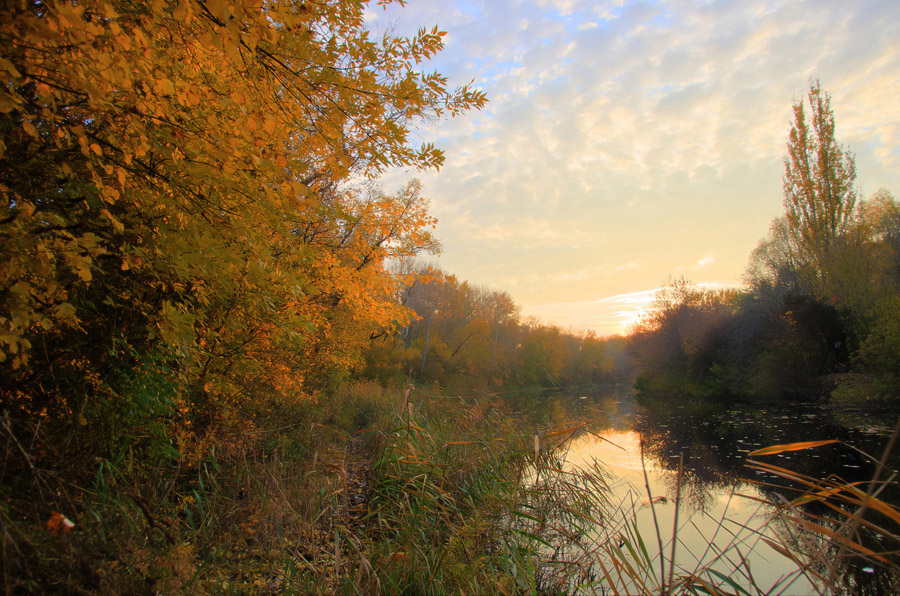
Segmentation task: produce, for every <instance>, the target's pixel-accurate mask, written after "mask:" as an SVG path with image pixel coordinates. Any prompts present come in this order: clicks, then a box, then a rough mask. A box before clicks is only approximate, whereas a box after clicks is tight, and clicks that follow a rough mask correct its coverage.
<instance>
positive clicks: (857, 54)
mask: <svg viewBox="0 0 900 596" xmlns="http://www.w3.org/2000/svg"><path fill="white" fill-rule="evenodd" d="M368 16H369V25H370V27H371V28H372V29H374V30H376V31H384V30H386V29H389V30H391V31H393V32H395V33H397V34H404V35H407V34H413V33H415V31H416V30H417V29H418V28H420V27H422V26H427V27H429V28H430V27H432V26H433V25H439V26H440V28H441V29H442V30H444V31H447V33H448V34H447V36H446V37H445V45H446V48H445V50H444V52H443V53H442V54H441V55H439V56H438V57H437V58H436V59H435V60H433V61H432V62H430V63H428V64H427V65H425V67H426V69H428V70H431V69H436V70H438V71H440V72H442V73H443V74H445V75H447V76H448V77H449V79H450V83H451V84H453V85H458V84H463V83H466V82H469V81H474V83H475V85H476V86H478V87H479V88H481V89H482V90H484V91H485V92H486V93H487V94H488V97H489V100H490V103H489V104H488V106H487V107H486V108H485V109H484V110H482V111H480V112H474V113H470V114H467V115H465V116H462V117H459V118H456V119H454V120H451V121H446V122H441V123H437V124H434V125H431V126H430V127H424V128H422V129H421V130H419V131H417V136H418V137H420V138H421V140H422V141H434V142H435V143H436V144H437V145H438V146H439V147H440V148H442V149H444V151H445V153H446V163H445V165H444V167H443V168H442V169H441V170H440V172H438V173H424V174H422V173H416V172H395V173H392V174H391V175H389V176H388V177H387V178H386V180H385V181H384V183H385V186H386V188H387V189H388V190H390V189H392V188H395V187H397V186H399V185H400V183H401V182H402V180H403V179H404V178H409V177H412V176H417V177H419V178H420V179H421V180H422V182H423V184H424V189H425V195H426V196H428V197H430V198H431V200H432V213H433V214H434V215H435V216H436V217H438V219H439V221H440V223H439V225H438V230H437V233H438V236H439V237H440V239H441V240H442V242H443V246H444V251H443V254H442V255H441V257H440V260H439V264H440V265H441V266H442V267H443V268H444V269H445V270H446V271H448V272H451V273H455V274H456V275H457V276H459V277H460V278H461V279H464V280H467V281H470V282H473V283H476V284H479V285H483V286H486V287H490V288H493V289H497V290H506V291H508V292H509V293H510V294H511V295H512V296H513V298H514V299H515V300H516V302H517V303H518V304H520V305H521V306H522V307H523V313H524V314H526V315H536V316H538V317H539V318H540V319H541V320H542V321H543V322H546V323H555V324H560V325H562V326H564V327H567V326H572V327H574V328H577V329H594V330H596V331H597V332H598V333H599V334H601V335H605V334H610V333H620V332H622V331H623V330H624V328H625V327H624V325H625V324H626V323H627V322H628V321H629V320H632V319H633V317H634V316H635V313H636V312H637V311H639V310H640V308H641V307H642V306H643V305H644V304H646V301H647V300H648V298H649V297H650V296H652V293H653V290H654V288H656V287H658V286H659V285H660V284H661V282H662V281H663V280H664V279H665V278H667V277H668V276H670V275H671V276H676V277H677V276H680V275H684V276H685V277H687V278H688V279H690V280H692V281H694V282H697V283H704V284H721V285H738V284H740V282H741V276H742V273H743V270H744V267H745V265H746V263H747V259H748V256H749V254H750V251H751V250H752V249H753V248H754V247H755V246H756V243H757V242H758V240H759V239H760V238H761V237H762V236H764V235H765V233H766V231H767V229H768V225H769V223H770V222H771V220H772V219H773V218H774V217H776V216H778V215H779V214H780V213H781V212H782V203H781V174H782V170H783V165H782V158H783V155H784V152H785V142H786V139H787V134H788V131H789V129H790V120H791V102H792V101H793V100H794V98H797V97H800V96H802V95H803V94H804V93H805V91H806V90H807V89H808V82H809V78H810V76H817V77H818V78H819V79H820V81H821V83H822V86H823V87H824V88H825V89H826V90H828V91H829V92H830V93H831V94H832V103H833V108H834V113H835V120H836V122H837V136H838V138H839V140H840V141H841V142H842V143H844V144H845V145H847V146H849V147H850V149H852V150H853V151H854V152H855V154H856V160H857V170H858V184H859V186H860V189H861V191H862V193H863V195H866V196H867V195H869V194H871V193H873V192H874V191H876V190H877V189H878V188H880V187H884V188H887V189H888V190H890V191H891V192H892V193H893V194H894V196H895V197H900V2H897V1H896V0H883V1H863V0H852V1H850V0H840V1H830V0H815V1H808V2H800V1H788V0H770V1H755V0H718V1H712V2H709V1H706V2H699V1H698V2H688V1H680V0H675V1H671V2H666V1H650V2H641V3H638V2H630V1H618V2H605V1H588V0H409V2H408V3H407V5H406V6H405V7H403V8H400V7H391V8H389V10H387V11H384V10H382V9H381V8H379V7H377V6H375V5H373V6H371V7H370V8H369V13H368Z"/></svg>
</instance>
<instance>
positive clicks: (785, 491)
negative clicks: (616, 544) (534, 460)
mask: <svg viewBox="0 0 900 596" xmlns="http://www.w3.org/2000/svg"><path fill="white" fill-rule="evenodd" d="M503 397H504V401H506V402H507V403H508V404H509V405H510V406H511V407H512V408H513V409H514V410H515V411H516V412H518V414H519V415H521V416H523V417H524V418H525V419H526V420H527V421H528V422H529V423H530V424H532V425H534V427H535V428H538V429H544V434H548V433H551V432H552V431H553V429H559V428H570V427H572V426H573V425H575V426H577V425H578V424H585V426H584V427H583V428H582V429H581V430H580V431H579V432H576V433H574V436H573V437H572V438H571V440H570V441H568V442H567V444H566V447H567V452H566V456H565V461H566V465H567V466H569V467H570V468H573V469H578V468H588V467H590V466H592V465H594V463H595V462H596V463H598V464H600V466H602V468H603V469H604V470H605V471H606V472H607V473H608V474H609V478H610V482H609V483H608V484H609V490H610V491H611V496H612V500H613V501H614V502H616V503H619V504H620V505H621V509H622V511H623V512H627V513H626V514H627V515H630V516H632V517H633V518H634V520H635V521H636V524H637V525H636V527H637V530H638V532H639V533H640V535H641V536H642V537H643V539H644V541H645V543H646V545H647V549H648V553H649V554H650V556H651V557H653V558H654V562H653V565H654V572H655V566H657V565H659V559H658V553H659V543H660V542H661V543H662V547H663V549H662V550H663V552H664V553H665V555H666V556H665V560H666V563H665V564H664V566H663V570H661V571H660V572H659V574H660V575H665V574H667V573H668V558H669V555H670V554H671V549H672V542H671V538H672V536H673V535H677V541H676V544H675V577H676V578H677V577H679V576H682V577H683V576H685V575H686V574H690V573H695V574H699V575H700V576H701V577H708V578H709V579H710V580H718V581H717V583H718V584H719V585H721V586H723V587H725V588H730V591H732V592H738V593H740V592H741V590H746V591H747V592H748V593H750V594H754V593H763V594H813V593H816V589H815V587H814V585H813V584H812V583H811V582H810V581H809V580H808V579H807V577H805V576H804V575H803V574H801V573H799V572H798V570H797V565H796V563H795V562H794V561H791V560H790V559H789V558H787V557H785V556H784V555H782V554H780V553H779V552H778V550H777V549H776V548H773V547H772V546H770V544H771V543H775V544H781V543H784V542H785V541H787V542H791V541H793V542H794V543H796V542H797V541H798V540H802V539H801V538H798V537H797V535H796V529H795V528H794V527H793V526H792V525H788V524H784V523H783V522H781V521H779V520H778V518H777V516H776V515H775V509H774V508H773V507H772V506H770V505H767V504H765V502H766V501H771V500H776V501H777V500H780V499H782V497H783V498H785V499H788V500H789V499H792V498H795V497H796V496H797V495H798V493H797V492H794V491H792V489H791V487H790V483H789V482H787V481H785V480H784V479H782V478H778V477H777V476H774V475H772V474H769V473H766V472H764V471H760V470H754V469H751V468H748V467H747V454H748V453H749V452H751V451H753V450H757V449H760V448H762V447H766V446H770V445H778V444H785V443H795V442H799V441H820V440H825V439H835V440H838V441H840V443H836V444H831V445H825V446H820V447H817V448H813V449H807V450H802V451H791V452H783V453H777V454H772V455H768V456H759V457H757V459H758V460H759V461H764V462H767V463H771V464H774V465H777V466H779V467H782V468H785V469H789V470H791V471H794V472H799V473H802V474H805V475H808V476H811V477H814V478H824V477H826V476H828V475H835V476H837V477H840V478H841V479H843V480H845V481H847V482H857V481H859V482H864V481H866V480H868V479H870V478H871V476H872V473H873V471H874V468H875V466H874V465H873V464H871V463H870V462H869V460H868V459H867V458H866V457H865V456H863V455H860V453H859V452H858V451H856V450H855V449H858V450H861V451H862V452H865V453H868V454H872V455H873V456H874V457H875V458H878V457H880V456H881V454H882V451H883V450H884V446H885V445H886V443H887V441H888V438H889V436H890V435H891V433H892V432H893V431H894V427H895V426H896V425H897V423H898V419H900V410H898V409H896V408H892V409H884V408H881V409H875V408H873V407H868V408H861V407H858V406H857V407H837V406H833V405H832V406H826V405H816V404H798V403H766V404H746V403H744V404H735V403H728V402H721V403H715V404H710V403H684V402H682V401H679V400H675V399H659V398H657V399H655V400H647V399H642V400H640V403H641V405H639V404H638V400H636V399H635V397H634V396H633V395H632V391H631V390H630V388H626V387H621V386H620V387H617V388H604V389H594V390H585V391H582V392H577V391H576V392H571V391H544V392H518V393H512V394H507V395H504V396H503ZM854 448H855V449H854ZM898 460H900V458H898V457H896V456H895V457H892V458H891V460H890V462H889V468H891V469H897V468H898V467H900V461H898ZM679 461H681V462H682V465H683V472H682V474H681V475H680V478H681V481H680V482H679V481H678V478H679V475H678V472H677V470H678V465H679ZM865 488H866V487H865V486H864V485H862V489H863V490H865ZM679 491H680V493H679ZM676 494H680V507H679V509H678V526H677V528H678V529H677V531H675V530H674V524H675V509H676V506H675V501H676ZM882 499H883V500H886V501H887V502H889V503H892V504H893V505H894V506H898V505H900V495H898V494H896V492H890V491H888V492H885V493H883V494H882ZM651 501H652V505H651ZM812 514H813V515H817V514H818V515H823V513H822V512H821V511H813V512H812ZM824 515H827V512H826V513H825V514H824ZM657 527H658V528H659V531H658V532H657V529H656V528H657ZM657 536H659V537H660V538H661V541H657ZM823 551H824V552H829V551H828V548H827V546H826V547H824V548H823ZM701 571H702V573H700V572H701ZM811 572H820V573H826V571H825V570H824V566H822V565H818V566H816V565H813V566H812V568H811ZM841 573H842V577H843V581H844V583H845V585H846V586H848V590H847V591H848V592H851V593H854V594H886V593H894V592H892V590H893V589H896V587H897V583H896V581H897V578H896V577H893V576H891V575H890V574H889V573H887V572H884V571H883V570H882V569H881V568H880V567H879V566H878V565H875V564H872V563H871V562H867V561H864V560H861V559H851V560H849V561H848V562H847V563H846V564H845V565H843V567H842V571H841ZM723 578H727V579H723ZM723 582H724V583H723ZM632 587H633V586H632ZM625 589H626V590H629V589H631V588H629V587H628V586H626V587H625ZM585 592H586V593H590V591H585Z"/></svg>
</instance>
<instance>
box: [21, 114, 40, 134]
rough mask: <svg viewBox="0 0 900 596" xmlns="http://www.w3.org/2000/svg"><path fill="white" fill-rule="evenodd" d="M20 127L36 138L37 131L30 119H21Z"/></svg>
mask: <svg viewBox="0 0 900 596" xmlns="http://www.w3.org/2000/svg"><path fill="white" fill-rule="evenodd" d="M22 128H23V129H24V130H25V132H27V133H28V134H29V135H31V136H33V137H34V138H38V131H37V129H36V128H35V127H34V124H32V123H31V120H28V119H27V118H26V119H25V120H22Z"/></svg>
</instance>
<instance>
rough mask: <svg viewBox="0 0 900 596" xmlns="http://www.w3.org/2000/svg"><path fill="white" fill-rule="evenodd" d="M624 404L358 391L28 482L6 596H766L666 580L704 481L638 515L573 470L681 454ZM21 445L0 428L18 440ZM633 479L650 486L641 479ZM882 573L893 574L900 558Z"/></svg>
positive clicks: (709, 577) (16, 501)
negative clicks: (677, 527)
mask: <svg viewBox="0 0 900 596" xmlns="http://www.w3.org/2000/svg"><path fill="white" fill-rule="evenodd" d="M625 393H626V392H622V391H620V392H618V393H616V392H614V391H612V392H610V390H607V391H606V392H597V393H594V394H591V393H587V392H584V393H580V394H578V395H572V396H566V395H562V394H557V395H555V396H547V395H545V394H541V393H535V394H533V395H530V397H527V399H526V398H525V397H520V396H517V395H513V394H509V395H503V396H498V395H496V394H493V395H488V394H481V395H472V396H470V397H460V396H455V395H446V394H443V393H442V392H440V391H437V390H434V389H430V388H426V389H423V388H418V389H414V388H404V387H396V388H393V389H385V388H383V387H381V386H379V385H377V384H374V383H351V384H347V385H345V386H343V387H342V388H341V389H340V390H339V391H337V392H335V394H334V395H332V396H330V398H329V399H328V400H327V401H323V402H322V403H321V404H320V405H309V406H308V407H305V408H292V409H285V410H282V411H277V412H276V411H273V412H270V413H268V414H267V415H266V416H260V417H259V418H258V420H256V421H255V424H254V427H253V428H252V429H245V430H244V432H241V433H235V435H234V436H232V437H229V438H228V439H229V440H225V438H224V437H223V438H222V441H221V444H222V445H227V446H228V449H222V450H216V451H214V452H213V454H211V455H210V456H208V457H205V458H203V459H201V460H198V461H196V462H193V463H192V462H189V461H186V460H185V459H183V458H182V459H178V460H173V459H168V458H166V457H164V456H158V457H156V458H155V459H154V458H144V459H134V458H129V457H128V455H127V453H126V454H125V455H124V456H123V457H121V458H118V459H116V460H104V461H99V462H97V463H96V469H95V470H94V472H93V474H92V475H90V476H85V477H84V478H82V479H80V480H79V479H77V478H68V479H63V478H60V477H54V476H51V475H49V474H46V473H45V472H44V471H42V468H41V466H40V465H36V466H35V467H34V468H33V470H28V471H26V473H25V474H23V475H21V476H20V478H21V481H22V482H21V484H20V485H18V486H7V487H4V495H3V497H4V500H3V508H2V510H0V511H2V521H3V529H4V533H5V537H6V538H5V545H6V552H7V553H8V555H9V556H5V557H4V563H3V565H4V582H5V584H4V588H5V591H6V592H7V593H144V592H154V593H165V594H292V593H296V594H334V593H349V594H353V593H360V594H378V593H381V594H398V593H416V594H460V593H466V594H520V593H531V594H547V593H551V594H553V593H573V592H577V593H584V594H591V593H609V592H610V591H613V592H615V591H616V590H618V591H619V592H620V593H633V592H634V591H637V592H640V593H647V594H651V593H652V594H659V593H671V594H676V593H678V594H681V593H684V594H687V593H709V589H715V590H719V592H714V593H745V592H741V590H745V591H748V590H749V592H746V593H764V592H760V591H759V589H757V590H753V589H752V588H753V585H752V583H750V582H742V581H740V582H738V581H736V580H735V579H733V577H735V576H730V575H728V574H727V573H722V572H721V571H717V569H718V568H716V567H715V566H714V565H712V564H709V565H705V566H704V565H700V566H698V567H696V568H695V569H693V570H689V571H685V570H684V569H682V567H681V563H679V566H677V567H676V566H675V565H673V564H672V561H674V560H675V559H672V558H671V557H672V556H674V555H675V549H674V548H673V547H672V544H676V545H677V547H678V548H679V549H682V550H683V549H684V547H685V546H686V545H685V544H682V543H681V542H679V540H680V539H679V538H678V531H675V532H673V531H672V530H671V528H672V521H673V520H672V519H671V516H672V514H673V513H674V512H675V511H678V510H679V506H678V502H679V500H684V499H688V500H689V499H690V493H691V491H692V490H693V483H695V482H696V480H697V477H696V476H695V475H692V473H689V472H687V471H685V472H683V473H681V472H679V473H677V474H676V475H674V476H673V475H671V474H670V475H669V477H670V478H674V479H675V480H674V484H673V486H674V488H675V491H674V493H673V494H668V493H666V490H665V488H663V489H661V488H660V486H662V485H659V484H653V489H652V492H649V493H644V492H642V490H639V491H634V492H631V493H629V496H628V498H627V499H626V498H625V497H623V496H622V495H621V494H619V493H618V492H617V491H618V488H617V486H615V485H616V484H617V483H618V482H620V479H617V478H614V477H613V476H610V471H609V470H610V468H609V467H608V465H607V464H612V463H613V462H612V461H611V460H610V461H607V462H603V461H601V462H597V461H594V460H590V461H588V459H589V458H585V461H582V462H580V463H579V464H578V465H572V464H573V461H574V459H573V458H575V457H576V455H571V454H568V453H567V448H568V446H569V445H570V444H572V443H571V441H572V440H573V439H577V441H578V445H580V447H579V448H578V450H576V452H577V453H582V454H583V448H584V445H586V444H587V443H586V442H588V443H589V442H590V441H596V437H595V433H596V431H597V430H598V428H599V427H597V426H596V425H597V424H601V421H602V424H608V423H612V424H613V426H615V425H616V424H618V425H619V427H620V429H621V430H620V431H618V432H620V435H621V436H622V437H632V439H633V441H638V440H639V437H643V436H644V435H646V437H645V438H644V439H640V440H641V441H644V442H647V441H650V442H649V443H647V444H646V445H645V447H646V448H648V449H651V450H652V449H653V447H652V446H653V443H652V441H653V440H658V438H659V437H661V436H663V435H665V436H667V437H669V439H668V441H669V442H671V440H672V437H673V436H674V435H672V431H673V430H674V429H677V428H679V427H680V426H679V424H677V423H676V422H675V421H674V419H672V418H671V417H670V418H669V419H667V420H666V421H664V422H663V421H662V420H661V419H653V418H652V417H651V418H647V417H646V415H644V418H642V420H644V422H643V423H642V424H644V426H647V425H649V426H648V427H647V428H641V430H640V432H641V433H642V434H641V435H638V434H636V432H635V431H633V430H628V428H629V425H631V423H632V422H633V421H634V412H633V411H632V410H631V408H632V407H633V406H632V405H631V404H630V403H629V402H628V401H627V400H626V399H625ZM528 404H534V408H533V409H530V410H529V408H528V407H527V406H528ZM541 408H542V409H541ZM611 421H612V422H611ZM7 422H8V421H7ZM660 425H664V426H666V428H665V429H660V428H659V427H660ZM13 429H14V427H12V426H9V425H8V424H7V426H6V428H5V431H6V432H7V435H8V436H13V434H12V432H11V431H13ZM654 429H656V430H654ZM660 430H663V431H665V432H662V433H661V432H659V431H660ZM629 433H630V434H629ZM609 436H612V435H608V436H607V439H608V437H609ZM654 437H656V438H654ZM821 438H827V437H821ZM623 440H624V439H623ZM620 442H621V441H620ZM695 442H696V441H695ZM636 444H638V443H636ZM667 444H668V443H667ZM20 445H21V446H22V448H23V449H24V450H26V451H27V448H26V447H25V445H24V444H22V443H21V442H20ZM621 447H622V446H621V445H619V446H616V449H617V450H620V449H621ZM579 450H581V451H579ZM660 453H662V452H660ZM692 453H693V452H688V455H686V456H685V460H684V461H685V462H686V464H685V470H688V469H689V466H690V465H692V464H693V460H691V459H690V458H691V456H692ZM577 457H581V455H577ZM604 459H609V458H608V457H605V456H604ZM761 459H764V458H761ZM663 460H671V458H670V457H668V456H666V457H662V458H661V461H663ZM30 461H34V462H37V463H38V464H39V463H40V462H39V460H37V459H34V460H30ZM638 461H640V459H639V460H638ZM673 461H674V460H673ZM629 465H630V466H631V467H632V468H634V466H633V465H631V464H629ZM658 465H659V464H654V466H658ZM636 471H637V473H638V475H640V466H639V467H638V469H637V470H636ZM776 471H777V470H776ZM772 472H773V470H771V469H770V470H767V473H769V474H771V473H772ZM804 477H805V476H804ZM779 486H780V487H781V488H779V490H784V488H783V487H784V485H779ZM831 486H832V488H831V489H830V490H831V491H832V492H831V494H829V495H819V496H820V497H833V496H835V495H838V496H839V493H840V492H841V486H840V485H837V484H833V485H831ZM856 486H861V487H862V486H863V485H861V484H859V485H856ZM647 488H648V491H649V490H650V484H648V485H647ZM670 488H671V487H670ZM844 488H845V489H846V490H847V491H852V490H856V489H854V488H853V487H852V486H851V487H849V488H848V487H844ZM49 490H56V491H61V493H62V494H64V495H65V498H64V499H60V500H58V501H57V502H63V503H65V504H67V508H66V509H65V510H63V511H58V512H55V513H54V514H53V515H50V516H47V515H46V514H45V513H44V512H43V511H42V509H41V508H40V507H35V503H37V502H40V501H41V499H42V498H44V497H46V494H45V493H46V491H49ZM878 490H879V493H878V494H887V493H884V489H883V488H879V489H878ZM670 492H671V491H670ZM788 494H790V493H788ZM847 494H851V493H847ZM667 495H668V496H667ZM813 497H815V493H814V492H813ZM807 500H810V499H807ZM848 502H849V501H845V502H844V503H843V506H845V507H846V506H847V505H848ZM877 507H880V510H879V511H878V515H881V516H886V517H887V518H888V519H887V521H888V522H891V523H893V522H895V521H896V520H893V519H892V518H891V514H894V515H896V510H895V509H894V508H893V507H892V506H890V505H889V504H888V503H884V504H883V505H882V504H877ZM682 509H684V507H682ZM648 511H652V513H653V515H654V516H656V515H657V514H659V515H660V516H661V518H660V519H665V520H666V521H664V522H662V526H661V527H662V529H661V530H660V526H659V525H657V527H656V528H655V529H654V528H653V527H652V526H647V525H646V524H645V523H644V522H641V523H640V524H638V523H637V520H638V515H639V514H642V513H641V512H643V513H647V512H648ZM789 513H790V512H789ZM56 514H59V517H55V515H56ZM812 515H813V517H805V516H804V517H803V518H802V519H803V520H805V521H806V522H807V523H809V522H814V523H816V524H818V525H820V526H822V527H826V526H827V523H826V522H827V521H828V519H827V517H823V514H822V513H821V511H817V510H814V511H813V513H812ZM667 516H668V517H667ZM897 518H898V519H900V516H897ZM675 519H676V520H677V517H676V518H675ZM687 519H689V516H688V515H685V516H684V517H683V518H682V521H683V522H685V520H687ZM64 520H67V521H68V522H70V523H72V524H74V525H73V526H71V527H68V525H67V523H66V521H64ZM654 521H655V518H654ZM877 521H878V520H876V522H877ZM867 523H868V522H867ZM785 527H787V526H785ZM829 527H830V526H829ZM682 535H683V534H682ZM813 535H814V536H815V535H816V534H815V533H814V534H813ZM818 536H819V537H820V538H821V536H822V534H821V533H820V534H818ZM673 538H674V540H673ZM774 538H775V537H769V538H765V539H766V540H773V539H774ZM757 542H758V541H757ZM709 544H710V545H711V544H712V542H710V543H709ZM866 544H867V545H868V546H866V548H871V543H870V542H866ZM882 546H883V545H882ZM691 548H694V547H691ZM740 548H742V547H741V546H740V545H739V546H738V547H734V546H728V543H727V541H726V543H725V546H724V547H723V553H721V554H719V553H716V554H715V557H714V558H715V559H717V560H722V559H728V558H729V557H732V558H734V557H737V559H736V560H737V561H738V566H739V567H740V566H741V565H742V563H740V561H742V560H744V557H746V556H748V555H749V554H750V553H748V552H741V550H740ZM772 548H775V549H776V550H777V549H779V548H781V549H784V550H786V552H787V553H788V559H790V558H791V557H794V560H795V561H796V562H798V563H800V564H802V561H803V560H806V559H804V558H803V557H807V556H809V555H810V553H809V552H806V551H803V550H801V549H799V547H798V546H797V545H794V546H793V547H791V546H784V545H782V544H781V543H775V546H774V547H772ZM822 548H825V549H826V550H823V551H822V552H828V551H827V547H822ZM756 564H757V565H758V564H759V563H756ZM879 564H881V563H879ZM884 564H885V565H888V566H891V565H893V566H894V568H895V567H896V560H894V559H893V558H890V559H886V560H885V562H884ZM858 567H859V568H860V569H865V568H867V567H866V565H860V566H858ZM757 570H758V571H759V569H757ZM861 573H867V572H865V571H862V572H861ZM717 574H718V575H717ZM820 574H821V572H820ZM757 575H763V574H757ZM814 579H815V578H814ZM704 585H705V586H707V588H704V587H703V586H704ZM735 586H737V587H735ZM704 590H706V591H705V592H704ZM787 593H791V592H787ZM848 593H853V592H848ZM859 593H870V592H865V591H863V592H859ZM871 593H874V592H871Z"/></svg>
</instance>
